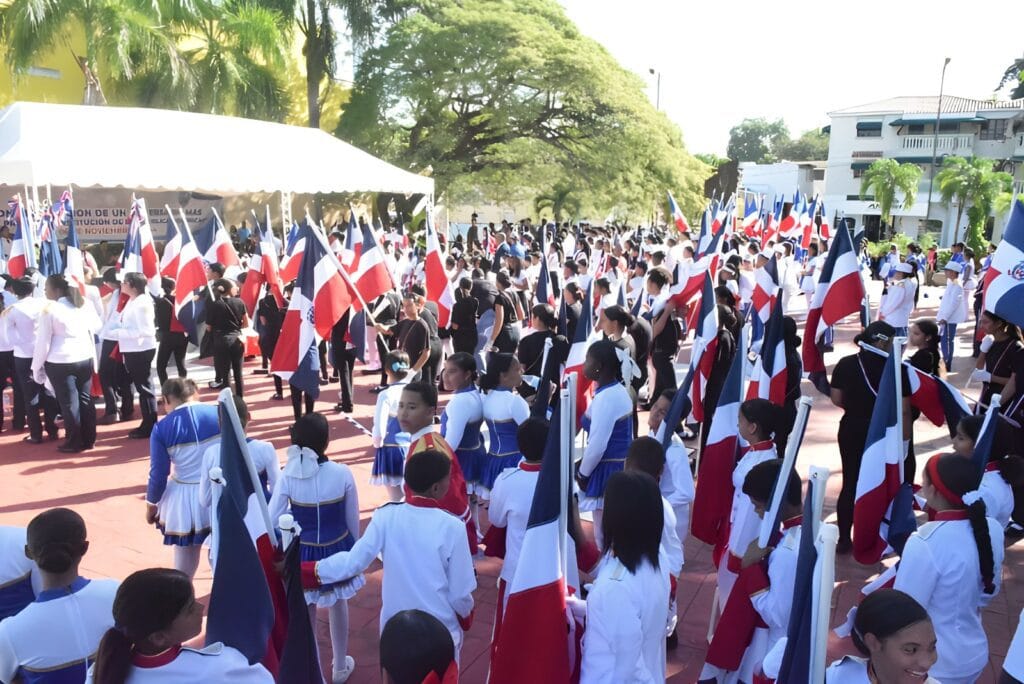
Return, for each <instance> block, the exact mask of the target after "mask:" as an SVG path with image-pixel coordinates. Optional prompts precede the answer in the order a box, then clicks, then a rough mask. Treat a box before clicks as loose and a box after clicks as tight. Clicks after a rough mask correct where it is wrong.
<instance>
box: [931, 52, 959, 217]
mask: <svg viewBox="0 0 1024 684" xmlns="http://www.w3.org/2000/svg"><path fill="white" fill-rule="evenodd" d="M949 59H950V58H949V57H947V58H946V61H944V62H943V63H942V78H941V79H939V106H938V107H937V108H936V110H935V131H934V132H933V133H932V168H931V172H932V176H931V178H930V179H929V180H928V206H927V207H925V210H924V223H925V228H927V227H928V221H929V220H931V217H932V190H933V189H934V188H935V158H936V156H937V155H938V151H939V122H940V120H941V119H942V91H943V89H944V88H945V86H946V67H948V66H949ZM955 230H956V226H954V231H955Z"/></svg>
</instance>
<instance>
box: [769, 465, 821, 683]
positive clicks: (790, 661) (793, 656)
mask: <svg viewBox="0 0 1024 684" xmlns="http://www.w3.org/2000/svg"><path fill="white" fill-rule="evenodd" d="M815 486H816V483H815V481H814V480H813V479H811V480H809V481H808V482H807V496H806V497H805V498H804V515H803V520H802V521H801V523H800V524H801V529H800V547H799V550H798V552H797V559H796V573H795V577H794V582H793V604H792V608H791V609H790V611H789V626H788V627H787V629H786V649H785V652H784V654H783V656H782V666H781V668H780V669H779V676H778V677H777V678H776V680H777V681H779V682H809V681H811V653H812V642H813V638H814V635H813V630H812V627H813V623H814V574H815V572H814V569H815V565H816V564H817V562H818V549H817V547H816V546H815V543H814V542H815V537H816V536H817V534H816V532H817V530H816V528H817V521H816V520H815V510H814V497H815V491H814V489H815Z"/></svg>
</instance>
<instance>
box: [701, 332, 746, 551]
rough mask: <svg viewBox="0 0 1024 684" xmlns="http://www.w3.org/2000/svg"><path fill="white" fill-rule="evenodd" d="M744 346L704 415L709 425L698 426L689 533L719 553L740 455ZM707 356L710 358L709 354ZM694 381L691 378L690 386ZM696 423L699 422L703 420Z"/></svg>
mask: <svg viewBox="0 0 1024 684" xmlns="http://www.w3.org/2000/svg"><path fill="white" fill-rule="evenodd" d="M745 346H746V345H744V344H743V343H742V341H741V342H740V348H739V349H737V351H736V355H735V356H733V360H732V365H731V366H730V367H729V374H728V375H727V376H726V378H725V384H724V385H723V386H722V394H721V395H720V396H719V397H718V406H716V407H712V408H714V413H713V414H712V413H711V411H708V414H709V422H710V425H707V426H701V429H702V430H703V429H707V430H708V439H707V445H706V446H705V447H704V453H703V454H701V458H700V469H699V471H698V473H697V489H696V491H695V492H694V497H693V512H692V514H691V518H690V532H691V533H692V534H693V536H694V537H696V538H697V539H700V540H701V541H703V542H705V543H707V544H711V545H712V546H715V547H718V548H723V549H724V547H725V545H726V544H727V543H728V541H729V515H730V513H731V512H732V490H733V486H732V471H733V469H734V468H735V467H736V461H737V459H738V458H739V453H740V443H739V435H738V434H737V432H736V425H737V424H738V422H739V419H740V401H742V397H743V365H744V362H745V361H746V358H745V357H746V348H745ZM705 353H707V352H705ZM711 356H712V357H714V353H713V352H712V354H711ZM698 377H699V376H698V375H696V374H695V375H694V385H696V381H697V379H698ZM694 407H695V408H696V403H694ZM694 414H696V411H694ZM697 420H699V421H703V420H704V417H703V416H701V417H700V418H698V419H697Z"/></svg>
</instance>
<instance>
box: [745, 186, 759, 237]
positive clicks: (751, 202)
mask: <svg viewBox="0 0 1024 684" xmlns="http://www.w3.org/2000/svg"><path fill="white" fill-rule="evenodd" d="M743 203H744V204H745V205H746V206H745V211H744V213H743V224H742V226H743V232H744V234H745V235H746V236H747V237H751V238H756V237H757V236H758V235H759V233H758V232H757V220H758V217H759V216H760V215H761V208H760V206H758V201H757V195H753V196H752V198H749V199H748V198H747V197H746V193H744V200H743Z"/></svg>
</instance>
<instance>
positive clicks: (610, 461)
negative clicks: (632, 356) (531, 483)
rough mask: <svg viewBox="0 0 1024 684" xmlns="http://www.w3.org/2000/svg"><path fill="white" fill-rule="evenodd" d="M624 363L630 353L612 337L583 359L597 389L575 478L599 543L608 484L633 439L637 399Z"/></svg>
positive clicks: (583, 508) (585, 424)
mask: <svg viewBox="0 0 1024 684" xmlns="http://www.w3.org/2000/svg"><path fill="white" fill-rule="evenodd" d="M623 355H625V357H626V360H625V361H624V360H623V358H622V357H623ZM624 364H625V365H628V364H629V360H628V353H627V352H625V350H623V349H620V348H619V347H617V346H616V345H615V343H614V342H612V341H611V340H600V341H599V342H595V343H594V344H592V345H591V346H590V348H589V349H588V350H587V358H586V361H584V363H583V374H584V375H585V376H586V377H587V378H588V379H589V380H591V381H592V382H593V383H594V388H595V389H594V398H593V399H591V400H590V405H589V406H588V407H587V410H586V412H585V413H584V414H583V420H582V422H583V429H584V430H586V431H587V435H588V439H587V446H586V449H584V451H583V460H582V461H581V462H580V464H579V468H578V470H577V474H576V481H577V483H578V484H579V486H580V490H581V493H582V497H581V499H580V504H579V505H580V510H581V511H593V513H594V531H595V535H596V536H597V539H596V541H597V544H598V546H600V545H601V541H602V540H601V538H600V536H601V517H602V511H603V509H604V488H605V485H606V484H607V483H608V478H609V477H611V476H612V475H613V474H614V473H617V472H618V471H620V470H622V468H623V466H624V464H625V462H626V452H627V451H629V445H630V444H631V443H632V442H633V411H634V403H633V398H632V397H631V396H630V394H629V390H627V389H626V385H625V384H623V382H622V368H623V365H624Z"/></svg>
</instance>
